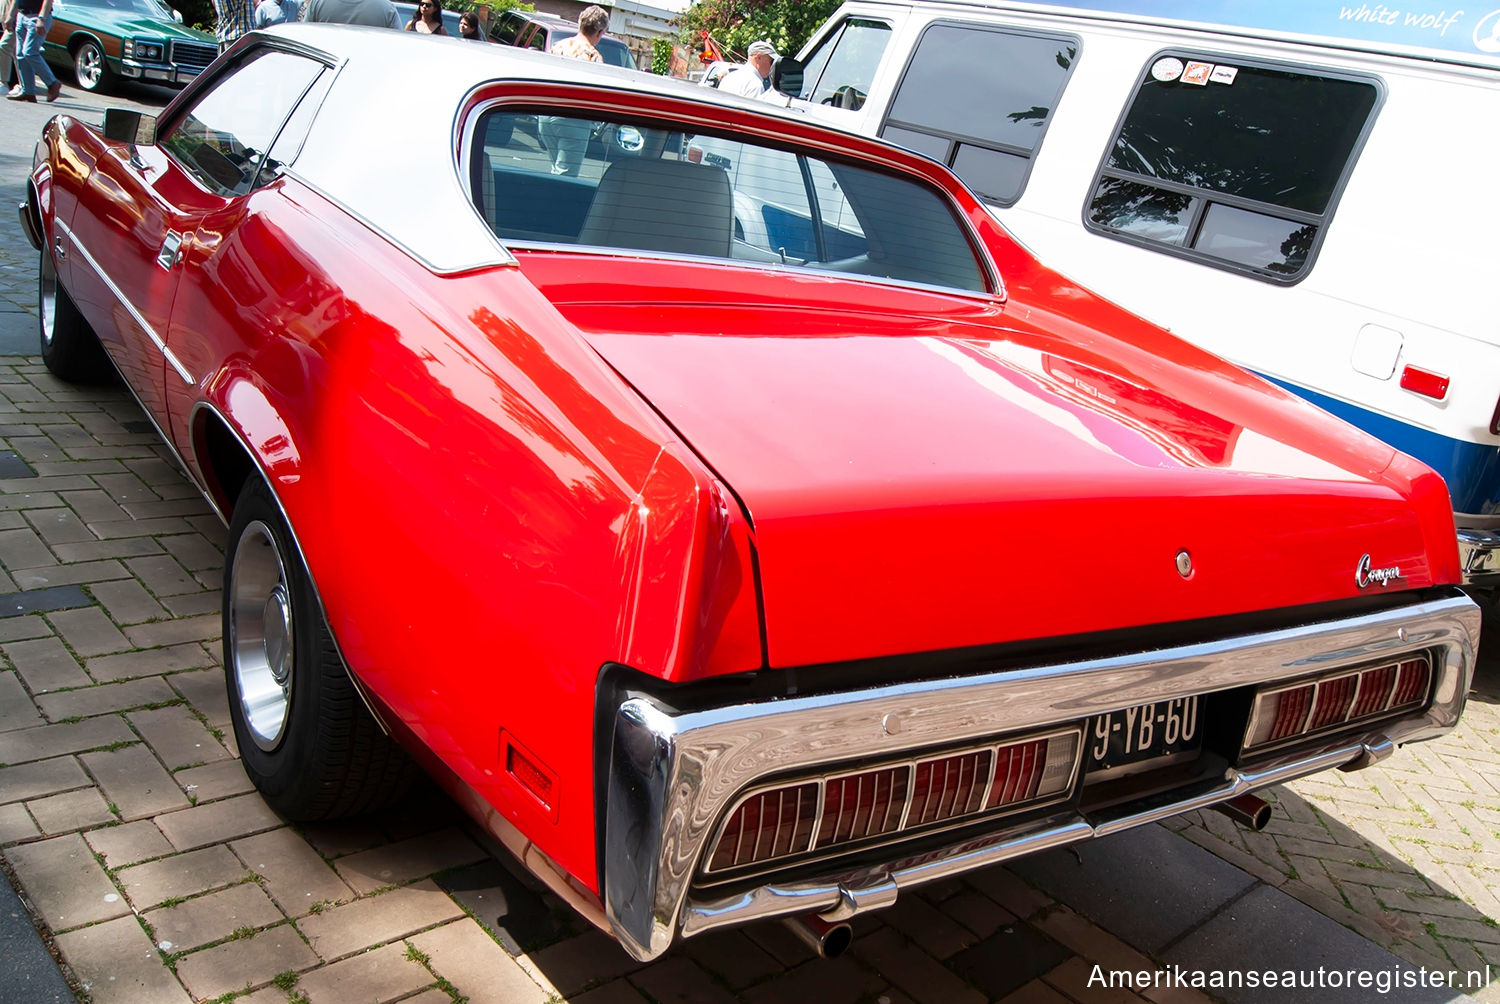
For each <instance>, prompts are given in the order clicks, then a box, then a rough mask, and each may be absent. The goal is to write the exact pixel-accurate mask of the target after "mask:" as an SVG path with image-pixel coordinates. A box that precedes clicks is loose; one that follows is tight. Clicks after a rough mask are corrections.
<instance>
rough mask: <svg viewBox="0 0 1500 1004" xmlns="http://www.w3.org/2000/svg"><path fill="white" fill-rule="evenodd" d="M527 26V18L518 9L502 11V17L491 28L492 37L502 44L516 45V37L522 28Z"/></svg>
mask: <svg viewBox="0 0 1500 1004" xmlns="http://www.w3.org/2000/svg"><path fill="white" fill-rule="evenodd" d="M524 27H526V18H524V17H522V16H521V15H520V14H518V13H517V12H516V11H513V10H507V11H502V12H501V14H500V19H499V20H498V21H496V22H495V26H494V27H493V28H491V29H490V38H492V39H493V40H495V41H496V42H499V43H501V44H502V45H514V44H515V43H516V37H517V36H518V35H520V34H521V29H522V28H524Z"/></svg>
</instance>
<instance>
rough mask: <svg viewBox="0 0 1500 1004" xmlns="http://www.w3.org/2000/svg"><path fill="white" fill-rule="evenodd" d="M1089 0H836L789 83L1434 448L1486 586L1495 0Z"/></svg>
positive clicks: (1493, 300) (1497, 548) (1371, 422)
mask: <svg viewBox="0 0 1500 1004" xmlns="http://www.w3.org/2000/svg"><path fill="white" fill-rule="evenodd" d="M1099 3H1100V0H1094V3H1092V4H1083V3H1080V4H1077V5H1070V4H1066V3H1054V4H1046V5H1043V4H1029V3H989V4H974V3H943V2H936V3H935V2H883V0H858V2H850V3H846V4H844V5H843V6H842V7H840V8H839V10H838V11H837V12H836V13H835V14H834V16H833V17H832V18H831V19H830V20H829V21H828V23H827V24H825V25H824V26H823V27H822V28H821V29H820V30H819V31H818V33H817V34H816V35H815V36H814V37H813V39H812V40H811V41H810V42H809V43H808V45H807V46H806V48H805V49H804V50H803V51H802V53H801V54H800V56H799V59H798V62H799V63H800V64H801V70H802V79H801V81H800V86H799V85H797V84H790V83H789V84H787V85H784V86H786V87H787V89H788V90H793V91H794V92H795V93H796V94H797V96H799V97H801V98H803V99H805V100H806V102H808V105H807V107H808V108H809V110H810V111H811V110H816V111H814V113H815V114H825V115H827V116H829V117H831V118H834V119H836V120H837V121H840V122H842V123H844V124H845V125H846V126H847V127H851V128H856V129H859V130H861V131H863V132H866V133H869V134H871V135H878V136H883V137H885V138H886V139H888V140H891V141H893V142H896V143H899V144H902V145H904V146H907V147H909V148H911V149H914V150H918V151H920V152H923V153H925V154H928V155H929V156H932V157H934V158H936V159H938V160H940V161H942V162H943V163H945V164H947V165H949V166H950V167H952V168H953V170H954V171H955V172H956V173H957V174H958V175H959V176H960V177H962V178H963V179H964V180H965V181H966V182H968V184H969V186H970V187H971V188H973V189H974V190H975V191H976V192H978V193H979V194H980V195H981V196H982V197H983V198H984V199H985V201H986V202H987V203H988V204H989V205H990V206H991V208H992V210H993V212H994V214H995V215H996V217H998V218H999V219H1000V220H1001V221H1002V222H1003V223H1004V224H1005V226H1006V228H1007V229H1009V230H1010V231H1011V232H1012V233H1013V234H1014V235H1015V236H1016V237H1018V238H1019V239H1020V240H1021V241H1023V242H1024V243H1025V244H1027V245H1028V246H1029V247H1030V248H1031V249H1032V250H1033V251H1034V252H1035V253H1036V254H1037V255H1038V256H1039V257H1040V258H1041V259H1042V260H1043V261H1045V262H1047V263H1048V264H1049V265H1051V266H1052V267H1054V268H1058V269H1060V270H1061V271H1063V272H1065V273H1067V274H1068V275H1069V276H1071V277H1072V278H1073V279H1075V280H1077V281H1078V282H1080V283H1082V284H1083V285H1085V286H1088V287H1090V288H1092V289H1094V290H1096V291H1098V292H1100V293H1102V294H1104V295H1105V296H1108V297H1110V298H1111V299H1113V300H1115V301H1117V302H1119V303H1121V304H1123V305H1124V306H1126V307H1128V308H1130V309H1131V310H1133V311H1135V312H1136V313H1139V314H1141V315H1143V316H1146V317H1148V318H1151V319H1152V320H1154V321H1156V322H1157V323H1159V324H1161V325H1163V326H1165V327H1167V328H1170V329H1171V330H1173V331H1174V332H1176V333H1177V334H1178V335H1180V336H1182V337H1184V338H1187V339H1188V340H1190V341H1193V342H1196V343H1197V344H1199V345H1202V346H1204V347H1206V348H1208V349H1210V350H1212V351H1214V352H1215V353H1217V354H1219V355H1222V356H1225V357H1227V358H1230V359H1233V360H1235V361H1236V362H1238V363H1240V364H1241V365H1243V366H1245V367H1247V368H1248V369H1251V370H1254V371H1255V372H1257V373H1259V374H1261V375H1262V376H1265V377H1266V378H1268V379H1270V380H1273V381H1275V382H1276V383H1278V384H1281V385H1283V386H1285V387H1287V388H1289V389H1290V390H1292V391H1294V392H1296V393H1298V394H1300V395H1302V396H1303V397H1305V398H1308V399H1309V400H1311V401H1314V402H1316V403H1317V404H1319V405H1321V406H1322V407H1324V408H1326V409H1327V410H1329V411H1331V412H1333V413H1334V414H1337V415H1339V416H1341V417H1343V418H1345V419H1347V420H1348V421H1350V422H1353V423H1354V424H1355V425H1358V426H1361V427H1362V428H1364V429H1366V430H1368V431H1369V432H1372V433H1374V434H1375V435H1377V436H1379V437H1381V438H1382V439H1384V440H1385V441H1387V442H1388V443H1391V444H1392V445H1394V446H1396V447H1398V448H1400V449H1402V450H1404V451H1406V452H1407V453H1411V454H1413V455H1415V456H1417V457H1419V458H1420V459H1422V460H1423V461H1425V462H1426V463H1427V464H1429V465H1430V466H1432V467H1433V468H1435V469H1436V470H1437V471H1438V472H1439V473H1440V474H1442V476H1443V477H1444V478H1445V479H1446V481H1447V483H1448V488H1449V492H1450V494H1451V496H1452V499H1453V507H1454V516H1455V522H1456V523H1457V525H1458V528H1459V547H1460V557H1461V558H1462V560H1463V562H1464V567H1465V571H1466V577H1467V580H1468V582H1469V583H1470V584H1471V585H1473V586H1475V587H1488V586H1495V585H1500V298H1497V295H1496V291H1497V288H1500V0H1489V3H1488V4H1486V5H1485V6H1486V7H1488V6H1494V7H1495V8H1496V9H1493V10H1488V11H1486V10H1485V9H1483V8H1478V9H1470V8H1465V9H1464V10H1460V11H1444V12H1442V13H1440V12H1439V11H1438V10H1437V9H1435V8H1434V9H1431V10H1429V9H1428V7H1420V8H1411V9H1409V10H1408V9H1401V10H1396V9H1392V8H1390V7H1388V6H1385V5H1382V4H1368V3H1362V2H1360V0H1348V2H1344V3H1340V2H1332V3H1329V2H1325V0H1265V2H1262V3H1236V4H1203V3H1201V2H1193V0H1125V2H1118V3H1115V4H1113V5H1111V6H1112V9H1111V10H1109V11H1104V10H1095V9H1087V8H1091V7H1097V6H1099ZM1221 15H1222V16H1223V17H1225V18H1226V19H1228V22H1229V23H1219V24H1205V23H1202V22H1200V21H1194V20H1193V18H1201V17H1205V16H1221ZM796 69H797V65H796V64H795V63H788V65H787V66H784V67H778V73H777V76H778V79H781V77H782V74H783V73H788V72H789V73H790V74H791V76H790V77H789V78H788V79H789V80H794V79H795V72H796Z"/></svg>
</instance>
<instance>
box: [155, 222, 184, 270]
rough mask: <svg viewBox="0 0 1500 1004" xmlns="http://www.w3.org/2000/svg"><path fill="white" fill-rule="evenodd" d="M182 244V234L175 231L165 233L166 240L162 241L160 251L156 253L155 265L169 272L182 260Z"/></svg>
mask: <svg viewBox="0 0 1500 1004" xmlns="http://www.w3.org/2000/svg"><path fill="white" fill-rule="evenodd" d="M182 243H183V237H182V234H179V233H177V232H176V231H175V230H169V231H167V239H166V240H164V241H162V244H161V250H160V251H158V252H156V264H158V265H160V266H161V267H162V268H164V269H166V270H167V271H168V272H170V271H171V270H172V266H174V265H176V264H177V263H178V262H179V261H181V260H182Z"/></svg>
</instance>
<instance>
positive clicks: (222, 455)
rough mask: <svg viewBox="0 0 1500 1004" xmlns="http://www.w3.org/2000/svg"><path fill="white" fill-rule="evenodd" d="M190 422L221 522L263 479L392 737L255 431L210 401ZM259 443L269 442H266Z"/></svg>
mask: <svg viewBox="0 0 1500 1004" xmlns="http://www.w3.org/2000/svg"><path fill="white" fill-rule="evenodd" d="M261 400H264V398H261ZM272 418H273V424H274V425H277V426H279V428H280V429H281V430H284V429H285V426H282V425H280V419H279V417H278V416H275V415H274V413H272ZM190 423H191V436H190V442H191V443H192V459H193V463H194V464H195V465H196V466H197V468H198V471H199V474H200V477H201V480H202V486H203V490H204V493H205V494H206V495H207V496H208V499H209V501H210V502H211V503H212V504H213V506H214V508H215V509H217V510H218V513H219V518H220V519H222V520H223V521H224V524H225V526H228V525H229V524H230V523H231V522H232V521H233V519H234V506H235V502H236V501H237V500H238V499H239V497H240V493H241V492H242V491H243V490H244V487H245V484H246V483H247V482H248V481H249V480H250V479H251V478H258V479H259V480H260V481H262V482H263V483H264V484H265V486H266V488H267V490H268V491H269V492H270V495H271V499H272V501H273V502H274V503H275V504H276V508H277V510H278V511H279V512H280V513H281V519H282V522H283V523H284V524H285V525H286V530H287V534H288V536H290V537H291V540H292V547H293V548H294V549H295V550H296V552H297V554H296V557H297V560H298V562H299V563H300V564H301V565H302V568H303V569H304V570H305V571H306V573H307V577H308V581H309V582H311V583H312V592H313V599H314V601H315V602H316V603H317V607H318V616H319V617H321V618H322V619H323V623H324V624H325V625H327V628H328V636H329V638H330V639H331V640H332V643H333V649H334V651H335V652H336V653H337V654H338V657H339V661H340V662H341V663H342V664H343V666H344V672H345V673H346V674H347V675H348V677H349V680H350V681H351V682H352V683H353V684H354V690H355V693H357V694H359V697H360V700H361V701H362V702H363V703H364V705H365V708H366V709H367V710H368V711H369V712H370V716H371V717H372V718H374V719H375V724H376V725H377V726H379V728H380V730H381V732H383V733H385V734H386V735H388V736H389V735H391V729H390V727H389V724H388V723H387V721H386V716H385V714H384V713H383V712H382V708H381V705H380V703H379V702H378V701H376V700H373V699H372V696H371V694H370V693H369V692H368V691H367V690H366V689H365V685H364V684H363V683H362V682H361V681H360V679H359V675H358V674H357V673H355V672H354V671H353V670H352V669H350V668H349V660H347V659H345V658H344V653H343V648H342V647H341V646H340V645H339V639H338V633H337V632H336V631H335V630H334V626H333V623H332V622H331V621H330V620H329V618H328V608H327V606H326V605H325V604H324V602H323V594H322V592H321V591H320V590H319V588H318V579H317V576H316V575H315V574H314V573H313V570H312V568H311V566H310V565H309V564H308V562H307V552H306V550H304V549H303V547H302V540H301V538H300V537H299V536H298V535H297V527H296V526H295V525H294V524H293V523H292V519H291V516H290V515H289V514H288V513H287V511H286V505H285V504H284V503H283V502H282V500H281V496H280V494H279V493H278V492H277V491H276V478H275V477H273V476H272V475H271V473H270V470H269V466H270V465H268V464H267V463H266V462H265V458H263V457H262V456H260V455H259V454H258V453H257V452H256V451H255V450H254V449H252V448H251V447H250V445H249V444H250V443H252V442H256V441H257V438H256V435H255V431H256V430H254V429H244V428H241V426H240V425H239V424H238V423H237V422H235V421H234V420H233V419H232V418H231V417H229V416H226V415H225V413H224V412H222V411H220V410H219V408H218V407H216V406H215V405H214V404H212V403H210V402H208V401H199V402H198V403H197V404H196V405H194V407H193V411H192V415H191V418H190ZM259 441H262V442H264V441H265V440H264V438H263V437H262V438H261V439H260V440H259Z"/></svg>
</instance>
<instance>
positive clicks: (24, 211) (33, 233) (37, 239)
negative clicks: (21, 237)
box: [16, 199, 42, 251]
mask: <svg viewBox="0 0 1500 1004" xmlns="http://www.w3.org/2000/svg"><path fill="white" fill-rule="evenodd" d="M16 212H18V213H20V214H21V229H22V231H24V232H25V234H26V239H27V240H28V241H30V242H31V246H32V247H33V248H35V249H36V250H38V251H40V250H41V249H42V231H41V230H40V229H39V228H38V225H37V221H36V218H35V217H34V216H32V214H31V206H30V205H28V204H27V202H26V200H25V199H22V200H21V204H20V205H18V206H16Z"/></svg>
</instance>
